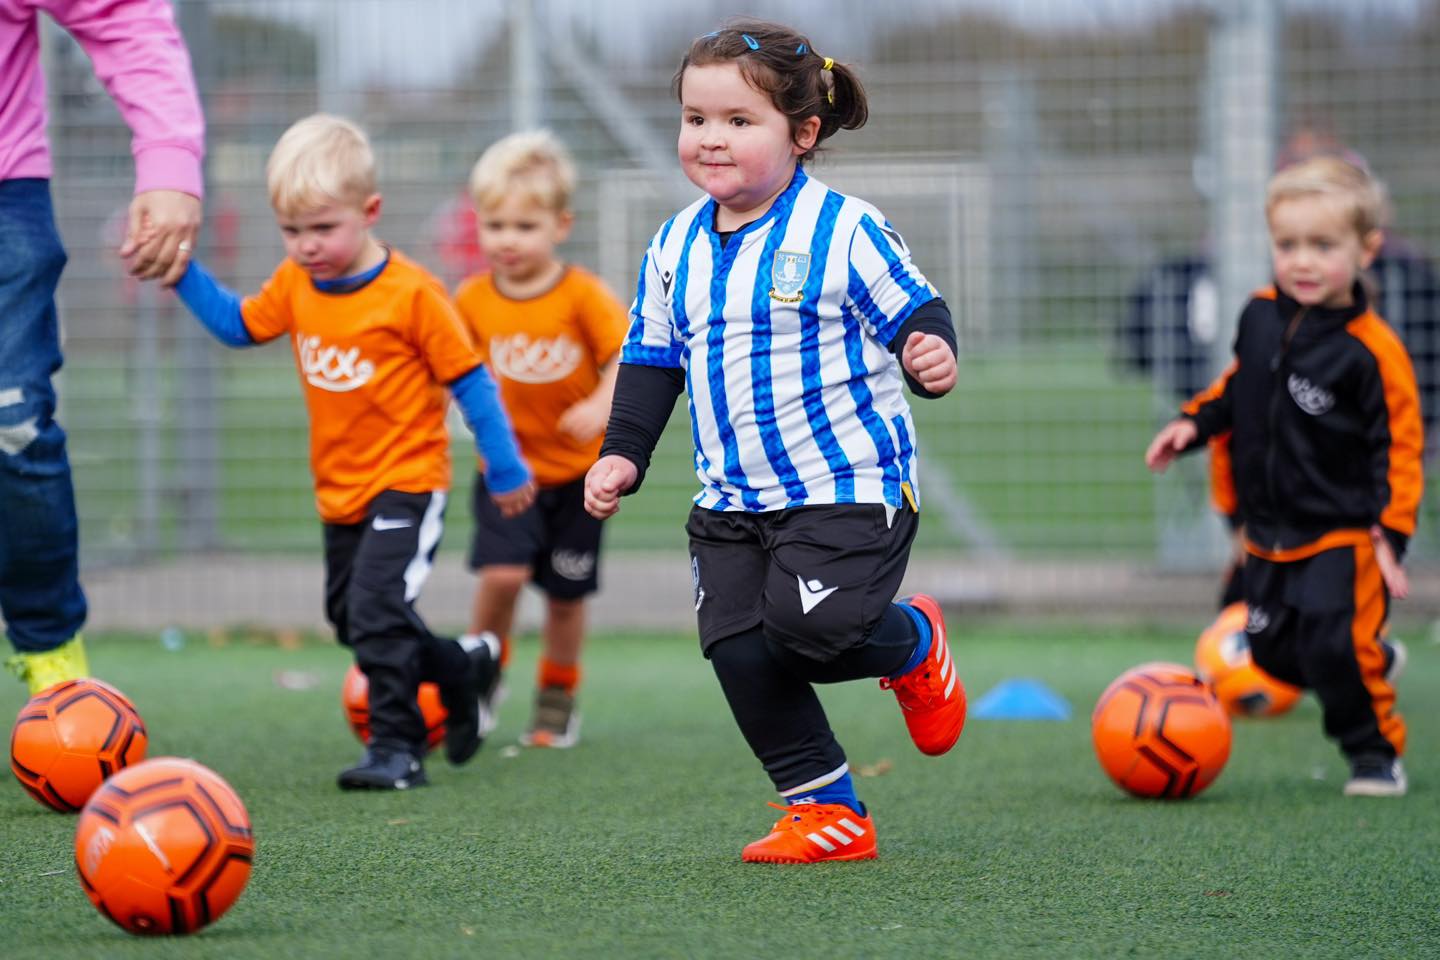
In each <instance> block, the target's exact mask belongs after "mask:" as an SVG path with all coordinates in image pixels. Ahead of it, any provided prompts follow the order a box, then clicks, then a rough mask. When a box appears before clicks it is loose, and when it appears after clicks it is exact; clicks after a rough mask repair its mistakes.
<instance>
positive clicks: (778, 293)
mask: <svg viewBox="0 0 1440 960" xmlns="http://www.w3.org/2000/svg"><path fill="white" fill-rule="evenodd" d="M674 89H675V92H676V94H677V96H678V98H679V100H680V105H681V121H680V123H681V126H680V139H679V155H680V163H681V166H682V167H683V168H684V170H685V173H686V175H687V176H688V177H689V178H690V180H691V181H692V182H693V183H694V184H695V185H696V186H697V187H700V188H701V189H702V190H704V191H705V193H706V196H705V197H703V198H701V199H700V200H698V201H696V202H695V203H694V204H692V205H690V206H689V207H687V208H686V209H684V210H682V211H681V212H680V213H678V214H676V215H675V216H674V217H672V218H671V219H670V220H668V221H667V222H666V223H665V224H664V225H663V226H662V227H661V228H660V230H659V232H658V233H657V234H656V235H655V238H654V239H653V240H652V241H651V243H650V246H649V249H648V250H647V251H646V254H645V258H644V261H643V263H642V265H641V268H640V279H639V289H638V291H637V293H636V297H635V302H634V305H633V306H632V308H631V314H632V323H631V328H630V333H629V336H628V338H627V340H626V343H625V346H624V348H623V350H622V352H621V366H620V373H619V379H618V384H617V388H616V393H615V399H614V404H613V407H612V412H611V417H610V423H609V427H608V428H607V432H606V439H605V444H604V447H603V448H602V450H601V456H600V459H599V461H598V462H597V463H596V464H595V465H594V466H593V467H592V468H591V469H590V472H589V473H588V474H587V476H586V480H585V503H586V508H587V509H588V510H589V511H590V512H591V513H592V514H594V515H595V516H597V517H601V518H604V517H608V516H610V515H612V514H614V513H615V512H616V511H617V510H618V509H619V498H620V496H621V495H622V494H626V493H633V492H634V491H635V490H636V489H638V488H639V486H640V482H641V480H642V479H643V477H644V474H645V469H646V467H647V466H648V464H649V462H650V455H651V453H652V452H653V451H654V448H655V444H656V441H657V440H658V439H659V436H660V432H661V430H662V429H663V427H664V425H665V422H666V420H667V419H669V416H670V411H671V408H672V407H673V406H674V403H675V398H676V397H677V396H678V395H679V394H680V392H681V391H682V390H687V391H688V393H689V401H690V416H691V422H692V424H693V438H694V444H695V466H696V473H697V474H698V476H699V478H700V482H701V490H700V492H699V494H697V495H696V497H695V506H694V508H693V509H692V510H691V513H690V519H689V522H688V523H687V525H686V530H687V533H688V534H689V537H690V568H691V573H692V575H693V578H694V586H695V611H696V613H697V615H698V618H699V629H700V645H701V649H702V651H703V652H704V654H705V656H707V657H708V658H709V659H710V661H711V663H712V665H713V666H714V669H715V673H716V676H717V677H718V678H719V680H720V685H721V687H722V688H723V690H724V692H725V696H726V699H727V700H728V701H729V703H730V708H731V710H732V712H733V713H734V715H735V720H736V722H737V723H738V724H739V726H740V730H741V732H742V733H743V734H744V736H745V739H746V740H747V741H748V743H749V744H750V747H751V749H752V750H753V751H754V752H755V755H756V757H758V758H759V759H760V762H761V763H762V764H763V765H764V767H765V770H766V772H767V773H768V774H769V775H770V778H771V780H772V781H773V782H774V784H775V788H776V790H778V791H779V793H780V795H781V797H782V798H783V799H785V800H786V801H787V803H788V806H785V807H779V808H780V809H782V810H784V811H785V813H784V815H783V816H782V817H781V818H780V820H779V821H778V822H777V823H776V824H775V827H774V829H773V830H772V831H771V832H770V833H769V834H768V835H767V836H765V837H763V838H761V839H759V840H757V841H755V842H754V843H751V844H749V845H748V846H746V847H745V849H744V851H743V854H742V857H743V859H744V860H746V861H750V862H767V863H814V862H817V861H824V860H862V859H869V858H871V857H874V856H875V854H876V844H875V827H874V823H873V821H872V819H871V817H870V814H869V812H868V811H867V809H866V808H865V806H864V804H862V803H861V802H860V801H859V800H858V799H857V798H856V796H855V787H854V784H853V783H852V781H851V777H850V771H849V766H848V765H847V764H846V761H845V753H844V751H843V750H842V749H841V748H840V745H839V744H838V743H837V742H836V740H835V735H834V733H833V732H832V730H831V729H830V724H829V721H828V720H827V719H826V716H825V711H824V709H823V708H822V707H821V705H820V700H819V698H818V696H817V695H816V693H815V689H814V686H813V685H814V684H817V683H834V682H838V681H842V680H854V679H858V678H861V677H879V678H880V685H881V687H883V688H885V689H889V690H892V691H894V693H895V695H896V698H897V699H898V700H899V703H900V707H901V710H902V711H903V714H904V717H905V723H906V726H907V727H908V728H909V731H910V736H911V738H912V739H913V740H914V741H915V744H916V745H917V746H918V747H919V748H920V749H921V750H922V751H923V752H925V753H927V754H932V755H940V754H943V753H945V752H947V751H948V750H949V749H950V748H951V747H952V746H954V744H955V741H956V740H957V739H958V737H959V736H960V729H961V727H962V726H963V725H964V722H965V692H964V688H963V686H962V685H961V683H960V681H959V679H958V677H957V676H956V674H955V667H954V664H953V662H952V661H951V658H950V652H949V649H948V648H947V646H946V642H945V624H944V621H943V619H942V618H941V614H940V608H939V605H938V604H937V603H936V602H935V601H934V600H933V599H931V598H929V597H923V596H917V597H912V598H908V599H905V600H902V601H900V602H898V603H892V602H891V600H892V598H893V597H894V596H895V592H896V590H897V589H898V587H899V585H900V581H901V578H902V577H903V575H904V573H905V565H906V561H907V560H908V558H909V553H910V544H911V542H912V541H913V540H914V538H915V531H916V528H917V526H918V510H919V502H920V501H919V494H918V491H917V489H916V473H917V454H916V437H915V426H914V423H913V422H912V420H911V417H910V409H909V406H908V405H907V403H906V400H905V397H904V394H903V392H902V382H901V381H902V377H903V379H904V381H905V382H906V383H908V384H909V386H910V389H911V390H912V391H913V392H914V393H916V395H918V396H921V397H927V398H930V397H938V396H940V395H942V394H944V393H946V392H947V391H949V390H950V389H951V388H952V387H953V386H954V385H955V380H956V363H955V333H954V328H953V326H952V324H951V321H950V313H949V311H948V310H947V309H946V307H945V304H944V302H943V301H942V300H940V299H939V297H938V296H937V294H936V292H935V290H934V288H933V287H931V286H930V284H929V283H928V282H927V281H926V280H925V278H924V277H923V276H922V275H921V274H920V272H919V270H917V269H916V268H915V267H914V265H913V264H912V263H911V261H910V251H909V249H908V248H907V247H906V246H905V242H904V241H903V240H902V239H901V238H900V235H899V234H898V233H897V232H896V231H895V229H894V228H893V227H891V226H890V224H889V223H888V222H887V221H886V220H885V218H884V217H883V216H882V215H881V214H880V212H879V211H878V210H876V209H875V208H874V207H872V206H871V205H869V204H868V203H865V202H864V201H862V200H858V199H856V198H854V197H847V196H845V195H843V194H840V193H836V192H835V191H833V190H830V189H829V188H827V187H826V186H825V185H824V184H822V183H820V182H819V181H818V180H815V179H812V178H811V177H809V176H808V175H806V173H805V171H804V169H803V164H804V162H805V161H807V160H809V159H810V158H811V157H813V156H814V154H815V151H816V149H817V147H818V146H819V144H820V143H821V142H822V141H824V140H825V139H826V138H827V137H829V136H831V135H832V134H834V133H835V132H836V131H837V130H840V129H847V130H849V129H855V128H857V127H859V126H861V125H862V124H864V122H865V120H866V116H867V107H866V100H865V93H864V91H863V89H862V88H861V86H860V83H859V80H858V79H857V78H856V76H855V74H854V73H853V72H852V71H851V70H850V69H848V68H847V67H845V66H844V65H842V64H839V63H836V62H834V61H833V60H832V59H831V58H829V57H825V56H822V55H820V54H818V53H816V52H815V50H814V49H813V48H812V47H811V45H810V41H809V40H807V39H806V38H805V37H803V36H801V35H800V34H798V33H796V32H794V31H793V30H790V29H788V28H786V27H783V26H780V25H777V24H773V23H766V22H762V21H754V20H745V21H734V22H731V23H730V24H728V25H727V26H726V27H725V29H722V30H719V31H716V32H714V33H710V34H706V35H705V36H703V37H700V38H699V39H697V40H696V41H694V43H693V44H691V46H690V49H689V51H688V52H687V53H686V54H685V57H684V58H683V59H682V60H681V63H680V68H679V70H678V71H677V72H676V74H675V79H674ZM897 361H898V362H897ZM776 806H779V805H776Z"/></svg>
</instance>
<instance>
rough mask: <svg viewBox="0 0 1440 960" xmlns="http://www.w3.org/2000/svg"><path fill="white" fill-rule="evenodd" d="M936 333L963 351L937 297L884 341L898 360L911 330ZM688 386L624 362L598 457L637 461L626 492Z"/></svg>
mask: <svg viewBox="0 0 1440 960" xmlns="http://www.w3.org/2000/svg"><path fill="white" fill-rule="evenodd" d="M916 332H919V333H933V334H935V335H936V336H937V337H939V338H940V339H941V340H944V341H945V343H946V345H947V346H949V347H950V352H951V353H952V354H955V355H956V356H958V355H959V353H958V350H957V346H956V338H955V325H954V323H953V322H952V321H951V319H950V308H949V307H947V306H946V305H945V301H944V300H941V299H939V298H938V297H937V298H936V299H934V300H930V301H928V302H927V303H924V304H922V305H920V306H919V307H916V308H915V310H914V311H913V312H912V313H911V314H910V316H908V317H906V318H905V322H904V323H902V324H901V325H900V329H899V331H898V332H896V334H895V336H894V338H893V339H892V340H891V341H890V342H889V343H888V344H887V345H886V346H887V348H888V349H889V350H890V352H891V353H892V354H894V355H895V358H896V359H897V360H898V359H899V358H900V355H901V352H902V351H903V350H904V349H905V341H906V340H908V339H909V338H910V335H911V334H912V333H916ZM900 370H901V372H902V373H903V374H904V376H905V383H906V384H907V385H908V386H909V387H910V391H911V392H912V393H914V394H915V396H917V397H920V398H922V399H925V400H933V399H935V398H937V397H939V396H941V394H938V393H931V392H930V391H929V390H926V389H925V388H924V387H922V386H921V385H920V382H919V381H918V380H916V379H915V378H914V377H912V376H911V375H910V373H909V371H907V370H906V369H905V366H904V364H903V363H902V364H901V366H900ZM684 390H685V371H684V370H683V369H681V368H680V367H649V366H645V365H643V364H638V363H622V364H620V371H619V375H618V376H617V378H616V381H615V399H614V400H613V401H612V402H611V404H610V422H609V424H608V425H607V426H606V427H605V443H604V445H603V446H602V447H601V448H600V456H602V457H605V456H609V455H610V454H617V455H619V456H622V457H624V458H625V459H626V460H629V461H630V462H631V463H633V464H635V467H636V469H637V470H638V471H639V473H638V475H637V476H636V478H635V483H634V484H632V485H631V487H630V489H629V490H626V491H625V493H627V494H630V493H634V492H635V491H636V490H639V489H640V484H641V483H643V482H644V481H645V471H646V470H648V469H649V467H650V456H651V454H653V453H654V452H655V445H656V444H658V443H659V442H660V434H661V432H663V431H664V429H665V424H666V423H668V422H669V420H670V414H671V413H672V412H673V411H674V409H675V399H676V398H677V397H679V396H680V394H681V393H682V392H684Z"/></svg>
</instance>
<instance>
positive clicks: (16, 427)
mask: <svg viewBox="0 0 1440 960" xmlns="http://www.w3.org/2000/svg"><path fill="white" fill-rule="evenodd" d="M24 405H25V392H24V391H23V390H21V389H20V388H19V387H0V453H7V454H9V455H10V456H12V457H13V456H15V455H16V454H18V453H21V452H22V451H24V449H25V448H26V447H28V446H30V444H32V443H34V442H35V438H36V437H38V436H40V418H39V417H33V416H32V417H28V418H26V419H24V420H21V421H19V422H18V423H10V422H8V421H10V420H11V419H12V417H10V416H6V414H7V413H9V412H10V410H9V408H13V407H21V408H23V407H24ZM19 412H22V413H23V409H22V410H21V411H19Z"/></svg>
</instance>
